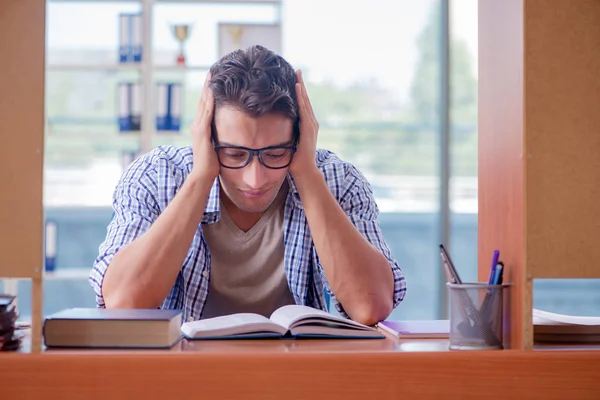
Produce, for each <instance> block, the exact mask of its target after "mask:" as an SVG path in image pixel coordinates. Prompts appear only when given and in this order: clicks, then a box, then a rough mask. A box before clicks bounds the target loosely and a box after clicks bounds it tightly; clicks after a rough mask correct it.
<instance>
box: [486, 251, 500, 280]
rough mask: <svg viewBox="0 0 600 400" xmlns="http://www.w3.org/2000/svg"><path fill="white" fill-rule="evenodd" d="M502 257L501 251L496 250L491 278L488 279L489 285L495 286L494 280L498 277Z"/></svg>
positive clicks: (491, 268)
mask: <svg viewBox="0 0 600 400" xmlns="http://www.w3.org/2000/svg"><path fill="white" fill-rule="evenodd" d="M499 257H500V250H494V255H493V256H492V266H491V267H490V278H489V279H488V284H490V285H493V284H494V279H495V276H496V266H497V265H498V258H499Z"/></svg>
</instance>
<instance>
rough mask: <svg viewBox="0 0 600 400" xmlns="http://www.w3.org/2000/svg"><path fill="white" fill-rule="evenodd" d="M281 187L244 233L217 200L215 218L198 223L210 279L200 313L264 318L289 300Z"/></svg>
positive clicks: (209, 315)
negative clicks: (217, 215) (207, 251)
mask: <svg viewBox="0 0 600 400" xmlns="http://www.w3.org/2000/svg"><path fill="white" fill-rule="evenodd" d="M286 194H287V190H281V191H280V193H279V194H278V195H277V198H276V199H275V200H274V201H273V203H272V204H271V205H270V206H269V208H268V209H267V210H266V211H265V213H264V215H263V216H262V217H261V219H260V220H259V221H258V222H257V223H256V224H255V225H254V226H253V227H252V228H250V230H249V231H247V232H244V231H243V230H241V229H240V228H238V227H237V225H236V224H235V222H233V220H232V219H231V217H230V216H229V214H228V213H227V211H226V210H225V207H224V206H223V203H221V207H220V211H221V218H220V219H219V221H217V222H216V223H214V224H206V225H204V226H203V227H202V231H203V234H204V238H205V240H206V243H207V244H208V247H209V249H210V254H211V267H210V283H209V289H208V297H207V299H206V304H205V306H204V311H203V313H202V318H211V317H217V316H221V315H227V314H234V313H241V312H249V313H257V314H261V315H264V316H266V317H269V316H270V315H271V313H272V312H273V311H275V310H276V309H277V308H279V307H281V306H284V305H287V304H294V303H295V302H294V298H293V296H292V294H291V292H290V289H289V287H288V283H287V279H286V275H285V270H284V246H283V212H284V204H285V199H286Z"/></svg>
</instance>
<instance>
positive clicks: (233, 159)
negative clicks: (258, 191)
mask: <svg viewBox="0 0 600 400" xmlns="http://www.w3.org/2000/svg"><path fill="white" fill-rule="evenodd" d="M214 147H215V151H216V152H217V158H218V160H219V164H221V166H222V167H225V168H231V169H240V168H244V167H245V166H246V165H248V164H250V162H251V161H252V158H254V156H257V157H258V161H260V163H261V164H262V165H264V166H265V167H267V168H270V169H281V168H285V167H287V166H288V165H290V164H291V163H292V159H293V158H294V154H295V153H296V146H270V147H263V148H262V149H250V148H248V147H242V146H214Z"/></svg>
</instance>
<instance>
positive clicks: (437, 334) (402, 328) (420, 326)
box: [377, 319, 450, 339]
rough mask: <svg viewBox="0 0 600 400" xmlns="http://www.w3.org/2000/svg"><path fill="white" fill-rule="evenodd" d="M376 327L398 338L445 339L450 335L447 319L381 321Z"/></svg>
mask: <svg viewBox="0 0 600 400" xmlns="http://www.w3.org/2000/svg"><path fill="white" fill-rule="evenodd" d="M377 327H379V328H381V329H383V330H384V331H386V332H389V333H391V334H392V335H394V336H396V337H398V338H412V339H447V338H449V337H450V323H449V321H448V320H447V319H437V320H414V321H381V322H379V323H378V324H377Z"/></svg>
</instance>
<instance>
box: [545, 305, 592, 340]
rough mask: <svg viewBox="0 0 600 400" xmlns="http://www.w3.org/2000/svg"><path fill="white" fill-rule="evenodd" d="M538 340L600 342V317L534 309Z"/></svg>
mask: <svg viewBox="0 0 600 400" xmlns="http://www.w3.org/2000/svg"><path fill="white" fill-rule="evenodd" d="M533 338H534V341H536V342H572V343H589V342H600V317H591V316H575V315H565V314H558V313H553V312H548V311H542V310H537V309H535V308H534V309H533Z"/></svg>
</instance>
